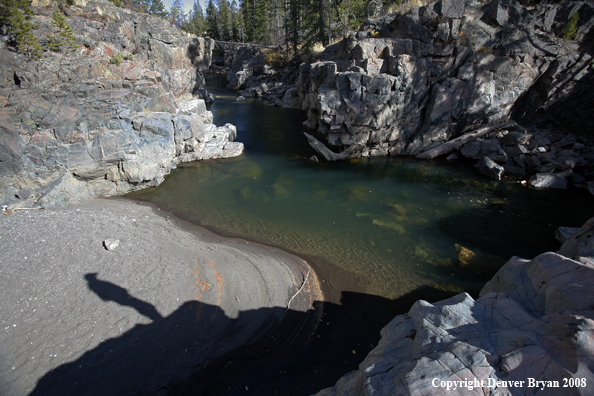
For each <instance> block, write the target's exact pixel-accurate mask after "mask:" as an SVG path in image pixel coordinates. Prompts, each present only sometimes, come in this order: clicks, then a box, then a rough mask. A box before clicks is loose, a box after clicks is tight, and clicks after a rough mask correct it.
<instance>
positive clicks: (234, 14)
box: [230, 0, 243, 42]
mask: <svg viewBox="0 0 594 396" xmlns="http://www.w3.org/2000/svg"><path fill="white" fill-rule="evenodd" d="M230 11H231V40H232V41H235V42H242V41H243V18H242V17H241V13H240V12H239V10H238V8H237V2H236V1H235V0H233V1H232V2H231V7H230Z"/></svg>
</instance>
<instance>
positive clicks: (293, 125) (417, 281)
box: [132, 76, 594, 299]
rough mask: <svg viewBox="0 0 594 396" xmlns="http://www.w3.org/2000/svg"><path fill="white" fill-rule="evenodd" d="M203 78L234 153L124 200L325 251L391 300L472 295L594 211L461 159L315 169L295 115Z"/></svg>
mask: <svg viewBox="0 0 594 396" xmlns="http://www.w3.org/2000/svg"><path fill="white" fill-rule="evenodd" d="M207 84H209V85H210V86H209V89H210V91H211V92H213V93H214V94H215V95H216V96H217V97H218V98H217V101H216V103H215V104H214V105H213V106H212V108H211V109H210V110H211V111H212V112H213V113H214V118H215V124H217V125H222V124H224V123H227V122H230V123H232V124H234V125H236V126H237V130H238V141H241V142H243V143H244V145H245V154H244V155H243V156H241V157H238V158H233V159H227V160H215V161H203V162H197V163H192V164H186V165H184V166H180V168H179V169H177V170H175V171H173V172H172V173H171V175H170V176H168V177H167V179H166V180H165V182H164V183H163V184H161V185H160V186H159V187H157V188H152V189H148V190H144V191H142V192H140V193H135V194H133V195H132V198H135V199H141V200H148V201H151V202H154V203H157V204H159V205H160V206H162V207H164V208H166V209H168V210H171V211H172V212H175V213H176V214H178V215H180V216H181V217H184V218H187V219H189V220H191V221H194V222H196V223H199V224H202V225H206V226H210V227H213V228H215V229H218V230H220V231H221V232H223V233H226V234H233V235H239V236H244V237H248V238H251V239H255V240H259V241H263V242H266V243H271V244H275V245H280V246H283V247H285V248H288V249H292V250H295V251H297V252H300V253H304V254H308V255H313V256H318V257H321V258H324V259H326V260H328V261H330V262H332V263H334V264H335V265H337V266H338V267H340V268H343V269H346V270H349V271H352V272H353V273H354V274H355V276H354V277H355V278H356V279H359V280H360V284H358V285H354V288H353V290H356V291H359V292H365V293H368V294H373V295H379V296H382V297H386V298H390V299H394V298H397V297H399V296H402V295H403V294H406V293H408V292H411V291H413V290H415V289H418V288H419V287H421V286H426V285H429V286H431V287H433V288H436V289H439V290H442V291H453V292H460V291H463V290H465V291H469V292H473V293H476V292H477V291H478V290H480V288H481V287H482V286H483V285H484V283H485V282H486V281H487V280H488V279H490V278H491V276H492V275H493V274H494V273H495V271H496V270H497V269H498V268H499V267H500V266H501V265H502V264H503V263H505V261H507V260H508V259H509V258H510V257H511V256H512V255H517V256H521V257H526V258H532V257H534V256H535V255H537V254H539V253H542V252H544V251H548V250H556V249H558V247H559V244H558V243H557V242H556V241H555V240H554V237H553V232H554V230H555V229H556V227H558V226H563V225H564V226H580V225H581V224H582V223H583V222H584V221H585V220H587V219H588V218H589V217H591V216H592V215H594V202H593V201H594V200H593V199H592V197H591V195H589V193H587V192H584V191H569V192H567V191H536V190H532V189H528V188H526V187H522V186H521V185H520V184H519V183H517V181H504V182H495V181H491V180H489V179H487V178H484V177H481V176H479V175H477V174H475V172H474V170H473V169H472V166H471V165H468V164H466V165H465V164H462V163H448V162H445V161H433V162H427V161H416V160H413V159H410V158H370V159H356V160H351V161H348V162H340V163H330V164H317V163H315V162H313V161H309V160H307V158H309V157H311V156H312V155H313V154H314V151H313V149H311V148H310V147H309V145H308V144H307V142H306V139H305V137H304V136H303V134H302V132H303V131H305V130H306V128H305V127H304V126H302V122H303V121H304V120H305V118H306V117H305V113H303V112H301V111H297V110H289V109H279V108H277V107H270V106H267V103H266V102H264V101H261V100H257V99H247V100H246V101H244V102H237V101H236V100H235V98H236V96H237V94H236V93H234V92H232V91H229V90H226V89H225V88H224V87H225V84H226V81H225V79H224V77H221V76H213V77H210V78H207ZM310 132H311V131H310ZM329 281H332V278H331V277H330V278H329Z"/></svg>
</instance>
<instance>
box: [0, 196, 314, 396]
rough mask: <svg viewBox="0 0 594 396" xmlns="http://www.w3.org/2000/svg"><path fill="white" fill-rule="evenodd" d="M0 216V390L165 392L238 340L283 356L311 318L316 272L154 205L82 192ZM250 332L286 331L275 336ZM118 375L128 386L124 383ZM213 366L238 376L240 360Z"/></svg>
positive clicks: (257, 352)
mask: <svg viewBox="0 0 594 396" xmlns="http://www.w3.org/2000/svg"><path fill="white" fill-rule="evenodd" d="M159 212H165V213H159ZM155 214H156V215H157V216H155ZM1 222H2V232H1V234H0V236H1V241H2V243H3V249H2V253H1V255H2V256H1V258H2V259H1V260H0V262H2V268H1V269H0V272H2V273H3V276H2V278H3V281H2V284H1V285H0V286H1V287H0V294H2V295H3V298H2V301H3V303H1V304H0V310H1V311H2V315H0V316H1V317H2V318H3V320H2V322H3V323H2V324H3V329H2V330H3V332H2V337H1V338H2V342H1V343H0V345H2V346H3V347H2V355H3V357H4V360H3V364H2V366H3V367H2V370H0V373H2V374H0V377H1V379H2V380H1V382H0V387H1V388H0V389H2V392H1V393H2V394H5V395H7V396H8V395H10V396H12V395H24V394H51V393H52V392H53V391H55V390H57V389H60V394H80V393H81V392H82V393H84V394H93V392H100V393H103V394H105V392H112V391H113V392H116V393H118V394H128V393H130V392H131V391H132V390H133V391H134V392H136V391H138V390H139V389H145V390H147V391H149V390H151V389H152V391H155V392H156V391H157V390H158V389H162V388H163V387H165V388H170V389H171V387H175V386H179V384H180V383H182V384H183V383H185V382H186V381H187V379H188V378H189V377H190V376H192V375H193V373H194V372H195V371H196V370H197V369H196V367H203V368H210V370H207V371H213V370H215V369H217V366H218V365H221V364H224V362H223V363H217V360H220V358H223V357H225V356H227V357H228V356H233V355H234V353H235V350H237V349H238V348H239V349H241V350H243V349H244V348H251V349H252V350H253V353H252V354H251V355H250V359H252V360H254V361H258V360H259V359H260V360H261V359H264V360H266V361H274V360H275V359H277V360H278V359H280V358H284V357H286V354H290V353H295V352H296V351H299V350H300V348H301V347H303V346H304V345H306V344H307V343H308V342H309V339H310V338H311V337H312V336H313V333H314V331H315V329H316V327H317V324H318V323H319V321H320V318H321V315H322V311H321V307H322V305H321V304H320V303H317V302H323V297H322V292H321V289H320V287H319V286H318V278H317V275H316V273H315V271H313V270H312V269H310V267H309V265H308V264H307V263H306V262H305V261H304V260H303V259H301V258H299V257H297V256H294V255H290V254H288V253H287V252H285V251H283V250H280V249H276V248H273V247H270V246H264V245H261V244H258V243H253V242H252V243H250V242H249V241H245V240H240V239H237V238H232V239H230V238H225V237H222V236H218V235H216V234H214V233H212V231H210V230H207V229H206V228H204V227H200V226H197V225H194V224H192V223H189V222H187V221H185V220H183V219H181V218H179V217H177V216H175V215H173V214H171V213H167V212H166V211H162V210H161V209H159V208H155V205H149V204H148V203H143V204H140V203H138V202H135V201H132V200H129V199H125V198H115V199H94V200H90V201H87V202H85V203H83V204H81V205H73V206H69V207H66V208H51V209H45V210H39V211H19V212H13V213H11V214H9V215H5V216H2V220H1ZM53 230H55V231H53ZM44 236H45V237H44ZM110 238H113V239H119V241H120V245H119V246H118V247H116V248H115V249H113V250H107V249H106V248H105V246H104V245H103V241H104V240H106V239H110ZM243 242H245V244H244V243H243ZM307 271H310V273H309V275H306V272H307ZM32 272H33V274H32ZM35 274H37V275H38V276H35ZM32 275H33V276H32ZM306 277H307V279H306ZM320 283H322V282H320ZM16 285H21V286H20V287H17V286H16ZM300 286H306V287H305V288H304V289H305V290H302V291H301V292H299V293H296V291H297V290H299V288H300ZM302 288H303V287H302ZM292 297H293V298H292ZM290 299H291V300H290ZM289 301H290V309H287V303H288V302H289ZM202 320H204V322H203V323H201V322H202ZM198 323H200V324H201V326H199V327H198V325H197V324H198ZM202 324H203V326H202ZM295 329H301V330H302V331H297V332H296V331H295ZM174 335H175V336H174ZM264 335H290V337H279V338H280V340H279V341H278V342H277V343H276V344H275V343H274V342H273V343H271V342H270V341H269V340H264V339H262V337H263V336H264ZM196 340H199V341H196ZM270 345H272V346H273V348H265V346H270ZM190 350H193V351H194V352H195V353H192V354H186V353H185V352H188V351H190ZM106 351H108V352H109V353H107V352H106ZM112 351H116V352H115V354H114V355H111V353H113V352H112ZM184 351H185V352H184ZM110 355H111V356H110ZM147 360H148V362H147ZM149 362H150V364H148V363H149ZM8 365H11V366H12V367H14V368H12V367H8ZM85 366H87V367H88V368H87V369H86V370H84V374H82V375H81V373H80V369H79V368H80V367H85ZM143 366H147V368H146V369H144V368H143ZM155 367H159V373H160V375H159V377H158V378H155V377H154V376H153V375H150V372H152V370H154V368H155ZM220 368H221V367H219V369H220ZM130 370H133V372H134V375H132V377H133V378H134V377H135V378H136V379H137V380H138V381H140V382H139V383H136V382H135V381H128V380H127V377H126V374H128V375H131V374H132V373H131V372H130ZM146 370H148V371H146ZM223 372H225V373H227V374H232V375H231V377H234V376H240V375H243V369H242V367H240V366H237V367H231V368H228V367H225V370H223ZM143 373H144V374H143ZM106 379H109V380H110V381H111V382H110V384H109V386H108V387H109V389H105V386H106V385H105V381H106ZM77 381H78V383H77ZM65 382H66V383H69V384H71V385H70V389H65V390H63V389H62V388H61V386H63V384H64V383H65ZM60 384H62V385H60ZM135 386H140V388H136V387H135ZM33 389H35V390H33ZM91 389H94V390H92V391H91ZM31 391H33V393H31ZM89 391H90V392H91V393H88V392H89Z"/></svg>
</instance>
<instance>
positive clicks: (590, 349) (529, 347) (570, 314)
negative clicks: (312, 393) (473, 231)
mask: <svg viewBox="0 0 594 396" xmlns="http://www.w3.org/2000/svg"><path fill="white" fill-rule="evenodd" d="M593 224H594V219H591V220H590V221H589V222H588V223H586V224H585V225H584V227H583V228H582V229H581V230H580V231H578V232H576V233H575V234H574V235H573V236H572V237H571V238H570V240H568V241H567V242H566V243H565V244H564V245H563V247H562V248H561V250H560V253H563V254H568V255H570V254H572V253H577V254H579V255H580V257H574V258H573V259H571V258H568V257H565V256H562V255H560V254H557V253H544V254H542V255H540V256H538V257H536V258H534V259H533V260H524V259H521V258H518V257H513V258H512V259H511V260H509V261H508V262H507V263H506V264H505V265H504V266H503V267H502V268H501V269H500V270H499V271H498V272H497V274H496V275H495V276H494V277H493V279H492V280H491V281H490V282H489V283H487V285H485V287H484V288H483V289H482V291H481V293H480V298H478V299H477V300H474V299H473V298H472V297H470V296H469V295H468V294H459V295H457V296H455V297H452V298H450V299H447V300H444V301H440V302H438V303H435V304H429V303H427V302H425V301H422V300H421V301H417V302H416V303H415V304H414V305H413V306H412V308H411V309H410V311H409V312H408V314H406V315H400V316H397V317H396V318H394V319H393V320H392V321H391V322H390V323H389V324H388V325H387V326H386V327H385V328H384V329H383V330H382V333H381V334H382V338H381V340H380V342H379V345H378V346H377V347H376V348H375V349H373V350H372V351H371V352H370V353H369V355H368V356H367V357H366V358H365V360H364V361H363V362H362V363H361V364H360V366H359V370H358V371H354V372H352V373H349V374H347V375H345V376H344V377H343V378H341V379H340V380H339V381H338V382H337V383H336V385H335V386H334V387H333V388H329V389H325V390H323V391H321V392H319V393H318V394H317V396H331V395H343V396H346V395H349V396H355V395H386V396H387V395H390V396H397V395H443V394H457V395H486V394H489V395H532V394H539V395H559V394H564V395H590V394H592V387H593V386H594V385H593V384H594V374H593V372H594V293H593V292H592V288H593V286H592V285H593V284H594V263H593V262H592V260H591V256H592V255H594V249H592V246H593V245H592V243H593V240H592V235H593V229H592V225H593ZM582 255H585V256H589V257H581V256H582Z"/></svg>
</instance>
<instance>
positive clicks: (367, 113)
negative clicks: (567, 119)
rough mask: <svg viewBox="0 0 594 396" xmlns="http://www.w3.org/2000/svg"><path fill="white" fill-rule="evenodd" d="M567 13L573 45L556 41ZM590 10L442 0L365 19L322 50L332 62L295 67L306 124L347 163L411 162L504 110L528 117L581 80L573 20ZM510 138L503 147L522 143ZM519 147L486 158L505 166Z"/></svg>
mask: <svg viewBox="0 0 594 396" xmlns="http://www.w3.org/2000/svg"><path fill="white" fill-rule="evenodd" d="M574 9H575V10H574ZM576 10H577V11H579V15H580V21H579V23H578V28H579V29H578V35H577V36H576V39H575V41H567V40H565V39H563V38H560V37H558V36H560V35H561V32H562V30H563V26H565V24H566V23H567V21H568V19H569V17H570V16H571V15H573V12H575V11H576ZM593 12H594V8H593V7H592V5H591V4H587V3H582V2H579V3H578V2H574V1H569V2H563V4H562V5H560V6H549V5H540V6H537V7H534V8H527V7H525V6H523V5H521V4H519V3H517V2H515V1H498V0H496V1H491V2H486V1H472V2H468V1H463V0H447V1H445V0H443V1H437V2H433V3H431V4H428V5H426V6H424V7H420V8H413V9H411V11H410V12H409V13H408V14H406V15H389V16H385V17H382V18H380V19H378V20H373V21H369V22H367V23H366V24H365V25H364V26H363V27H362V31H359V32H357V33H353V34H351V35H350V36H349V37H348V38H346V39H344V40H343V41H342V42H341V43H339V44H337V45H336V46H333V47H332V48H328V49H327V52H328V53H329V54H330V55H328V56H326V58H328V57H330V58H333V59H331V60H325V61H321V62H318V63H314V64H303V65H302V66H301V69H300V75H299V79H298V81H297V84H296V85H297V90H298V95H299V98H300V100H301V104H302V108H303V109H307V110H308V121H307V122H306V125H307V126H308V127H311V128H315V129H318V130H319V132H321V133H322V134H323V135H324V136H325V138H326V140H327V142H328V144H329V145H330V146H335V147H337V149H338V151H343V150H345V149H346V148H355V149H354V150H352V152H351V154H350V156H352V157H356V156H381V155H403V154H404V155H416V154H419V153H421V152H424V151H426V150H429V149H432V148H434V147H436V146H438V145H439V144H442V143H443V142H446V141H448V140H451V139H453V138H455V137H458V136H460V135H462V134H464V133H466V132H468V131H470V130H472V129H474V128H476V127H478V126H482V125H488V124H492V123H496V122H503V123H504V122H505V121H506V120H507V119H508V118H509V117H510V115H511V114H512V113H513V114H514V115H521V114H524V115H525V114H533V113H534V112H535V111H536V110H538V109H540V108H542V107H543V106H545V103H549V101H558V100H560V98H562V97H563V92H565V93H567V91H564V89H565V88H567V89H570V88H571V87H575V86H576V85H578V86H580V85H579V84H580V83H579V82H580V81H582V80H584V81H586V80H587V81H589V80H588V78H589V77H588V76H590V75H591V69H590V67H591V59H592V57H591V56H590V55H589V54H588V53H587V52H580V51H579V43H582V44H583V43H585V42H587V41H588V40H589V38H588V37H589V36H588V34H589V33H588V32H590V29H591V26H592V23H591V20H592V19H591V18H590V19H587V18H584V19H582V17H581V15H582V14H583V15H590V14H592V13H593ZM372 33H373V37H372ZM378 35H379V36H380V38H375V37H377V36H378ZM567 80H572V82H575V84H570V86H571V87H570V86H568V85H564V83H565V82H567ZM551 84H552V85H551ZM543 85H544V86H546V89H545V88H543ZM553 86H554V87H555V88H553ZM562 87H563V88H562ZM586 87H587V85H586ZM537 89H538V92H537V91H535V90H537ZM545 91H546V92H545ZM543 92H545V93H543ZM538 93H542V95H539V94H538ZM547 95H548V96H547ZM537 97H538V98H537ZM520 98H521V100H519V99H520ZM537 99H538V100H537ZM509 140H510V141H509V142H508V143H505V144H506V145H509V146H511V147H515V146H522V145H523V144H525V143H526V141H517V142H512V141H511V140H512V139H511V136H510V139H509ZM502 148H503V147H502ZM518 150H520V151H518ZM521 150H522V148H521V147H520V148H518V147H515V148H514V149H512V150H511V153H505V152H499V150H495V151H494V152H496V155H497V156H499V157H500V159H499V161H502V162H505V161H503V158H504V155H508V156H511V157H515V156H517V155H520V154H526V153H525V152H523V151H521ZM492 159H493V158H492ZM493 160H495V159H493ZM511 166H514V165H513V164H510V167H511Z"/></svg>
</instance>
